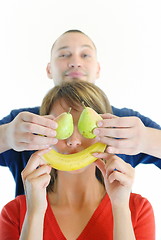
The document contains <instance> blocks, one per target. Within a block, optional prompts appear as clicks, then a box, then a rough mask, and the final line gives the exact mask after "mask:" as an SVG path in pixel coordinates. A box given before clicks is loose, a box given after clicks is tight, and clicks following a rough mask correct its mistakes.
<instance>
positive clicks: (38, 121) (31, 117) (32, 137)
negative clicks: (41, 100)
mask: <svg viewBox="0 0 161 240" xmlns="http://www.w3.org/2000/svg"><path fill="white" fill-rule="evenodd" d="M56 127H57V123H56V122H55V121H54V118H53V116H48V117H47V116H39V115H36V114H34V113H30V112H21V113H19V114H18V115H17V116H16V117H15V118H14V119H13V120H12V121H11V122H10V123H7V124H3V125H1V126H0V152H1V153H2V152H4V151H6V150H9V149H14V150H16V151H24V150H38V149H43V148H47V147H49V146H50V145H54V144H56V143H57V139H56V138H54V137H55V135H56V131H55V129H56ZM41 135H45V136H46V137H43V136H41Z"/></svg>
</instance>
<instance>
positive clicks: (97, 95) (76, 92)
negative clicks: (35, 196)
mask: <svg viewBox="0 0 161 240" xmlns="http://www.w3.org/2000/svg"><path fill="white" fill-rule="evenodd" d="M62 99H63V100H64V101H65V102H66V103H67V104H68V105H69V107H71V108H72V109H77V108H78V106H80V105H82V103H83V104H84V105H85V106H86V107H90V108H93V109H94V110H95V111H96V112H97V113H99V114H103V113H112V108H111V105H110V103H109V100H108V98H107V96H106V95H105V93H104V92H103V91H102V90H101V89H100V88H99V87H97V86H96V85H94V84H93V83H89V82H85V81H80V80H79V81H78V80H75V81H72V82H65V83H62V84H61V85H59V86H55V87H53V88H52V89H51V90H50V91H49V92H48V93H47V95H46V96H45V97H44V99H43V101H42V105H41V107H40V115H48V114H50V112H51V109H52V107H53V105H54V104H55V102H56V101H58V100H62ZM96 177H97V179H98V180H99V181H100V182H101V183H102V184H103V183H104V182H103V177H102V174H101V172H100V170H99V169H98V168H96ZM56 178H57V170H56V169H52V171H51V181H50V184H49V185H48V187H47V191H53V186H54V183H55V180H56Z"/></svg>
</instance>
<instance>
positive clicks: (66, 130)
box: [55, 108, 74, 140]
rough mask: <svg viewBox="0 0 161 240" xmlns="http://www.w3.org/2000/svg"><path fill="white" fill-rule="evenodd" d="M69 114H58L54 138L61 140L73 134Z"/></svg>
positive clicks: (71, 119) (71, 118) (71, 120)
mask: <svg viewBox="0 0 161 240" xmlns="http://www.w3.org/2000/svg"><path fill="white" fill-rule="evenodd" d="M70 111H71V108H70V110H69V112H64V113H62V114H60V115H59V116H58V117H57V118H56V119H55V121H56V122H57V123H58V127H57V129H56V132H57V134H56V138H57V139H60V140H63V139H67V138H69V137H70V136H71V135H72V134H73V130H74V125H73V117H72V115H71V113H70Z"/></svg>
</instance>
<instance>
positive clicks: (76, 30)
mask: <svg viewBox="0 0 161 240" xmlns="http://www.w3.org/2000/svg"><path fill="white" fill-rule="evenodd" d="M67 33H81V34H84V35H85V36H87V37H88V38H89V39H90V40H91V42H92V44H93V46H94V48H95V50H96V51H97V48H96V45H95V44H94V42H93V41H92V39H91V38H90V37H89V36H88V35H87V34H85V33H84V32H82V31H81V30H78V29H69V30H67V31H65V32H64V33H63V34H62V35H60V36H59V37H61V36H63V35H65V34H67ZM59 37H58V38H57V39H56V40H55V42H54V43H53V45H52V47H51V53H52V51H53V48H54V46H55V43H56V42H57V40H58V39H59Z"/></svg>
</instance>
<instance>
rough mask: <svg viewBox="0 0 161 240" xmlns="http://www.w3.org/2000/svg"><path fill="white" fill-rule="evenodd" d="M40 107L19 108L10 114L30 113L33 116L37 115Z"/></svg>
mask: <svg viewBox="0 0 161 240" xmlns="http://www.w3.org/2000/svg"><path fill="white" fill-rule="evenodd" d="M39 110H40V107H38V106H37V107H32V108H31V107H30V108H19V109H14V110H12V111H11V114H16V115H17V114H18V113H20V112H31V113H35V114H39Z"/></svg>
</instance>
